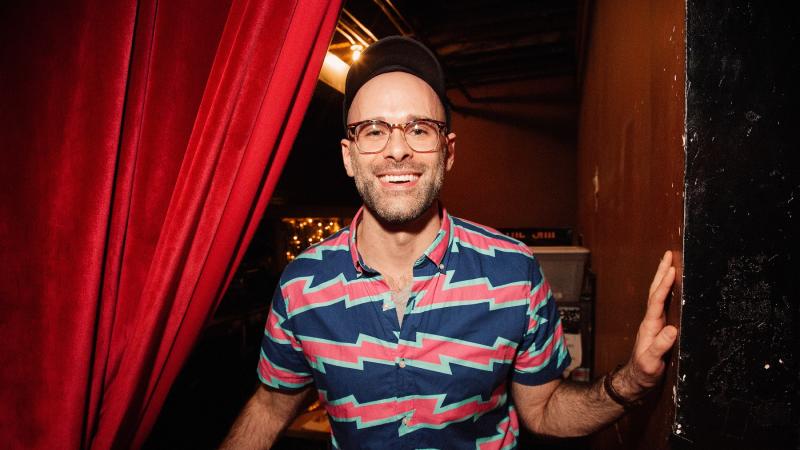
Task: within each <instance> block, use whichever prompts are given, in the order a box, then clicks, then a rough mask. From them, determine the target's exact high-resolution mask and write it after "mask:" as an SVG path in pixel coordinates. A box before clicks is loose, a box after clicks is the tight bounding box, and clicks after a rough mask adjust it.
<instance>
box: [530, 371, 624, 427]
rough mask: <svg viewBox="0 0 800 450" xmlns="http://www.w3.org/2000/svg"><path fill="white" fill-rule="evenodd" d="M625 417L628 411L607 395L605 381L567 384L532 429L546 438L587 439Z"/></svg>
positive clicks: (554, 397)
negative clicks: (587, 436)
mask: <svg viewBox="0 0 800 450" xmlns="http://www.w3.org/2000/svg"><path fill="white" fill-rule="evenodd" d="M624 413H625V409H624V408H623V407H622V406H620V405H619V404H618V403H616V402H615V401H614V400H612V399H611V398H610V397H609V396H608V394H606V392H605V389H604V388H603V379H602V378H601V379H599V380H596V381H595V382H593V383H576V382H572V381H565V382H562V383H561V384H560V385H559V386H558V388H556V390H555V391H554V392H553V395H552V397H550V400H549V401H548V402H547V404H546V405H545V407H544V408H543V410H542V413H541V416H540V417H538V418H533V419H532V420H531V421H530V422H529V427H530V428H531V431H533V432H535V433H537V434H541V435H546V436H557V437H573V436H584V435H588V434H591V433H594V432H595V431H597V430H600V429H601V428H603V427H605V426H606V425H608V424H610V423H613V422H614V421H616V420H617V419H619V418H620V417H621V416H622V415H623V414H624Z"/></svg>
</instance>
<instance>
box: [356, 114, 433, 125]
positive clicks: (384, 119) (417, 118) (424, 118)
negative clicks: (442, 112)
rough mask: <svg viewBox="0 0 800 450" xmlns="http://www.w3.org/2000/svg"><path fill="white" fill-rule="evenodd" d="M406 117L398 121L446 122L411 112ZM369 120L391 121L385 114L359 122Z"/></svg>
mask: <svg viewBox="0 0 800 450" xmlns="http://www.w3.org/2000/svg"><path fill="white" fill-rule="evenodd" d="M404 119H405V120H403V121H401V122H398V123H406V122H411V121H412V120H433V121H435V122H444V121H443V120H439V119H434V118H433V117H429V116H419V115H415V114H409V115H407V116H405V118H404ZM367 120H380V121H382V122H386V123H389V121H388V120H387V119H386V117H385V116H377V117H370V118H368V119H364V120H360V121H359V122H364V121H367Z"/></svg>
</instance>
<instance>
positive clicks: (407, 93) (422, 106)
mask: <svg viewBox="0 0 800 450" xmlns="http://www.w3.org/2000/svg"><path fill="white" fill-rule="evenodd" d="M417 118H426V119H434V120H438V121H442V122H444V121H445V109H444V105H442V102H441V100H439V96H438V95H436V92H434V90H433V88H431V87H430V86H429V85H428V83H426V82H425V81H423V80H422V79H421V78H419V77H416V76H414V75H411V74H409V73H406V72H388V73H384V74H381V75H378V76H376V77H374V78H372V79H370V80H369V81H367V82H366V83H364V85H363V86H361V89H359V90H358V92H356V95H355V97H354V98H353V103H352V104H351V105H350V110H349V111H348V113H347V123H355V122H359V121H362V120H367V119H381V120H384V121H387V122H391V123H402V122H406V121H408V120H412V119H417Z"/></svg>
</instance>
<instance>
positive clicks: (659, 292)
mask: <svg viewBox="0 0 800 450" xmlns="http://www.w3.org/2000/svg"><path fill="white" fill-rule="evenodd" d="M674 281H675V268H674V267H670V268H669V269H667V274H666V275H664V277H663V278H661V283H659V285H658V287H656V289H655V291H653V294H652V295H651V296H650V298H649V299H648V300H647V311H646V312H645V314H644V318H645V320H648V319H649V320H653V319H660V318H661V315H662V314H663V313H664V301H665V300H666V299H667V296H668V295H669V292H670V290H671V289H672V283H673V282H674Z"/></svg>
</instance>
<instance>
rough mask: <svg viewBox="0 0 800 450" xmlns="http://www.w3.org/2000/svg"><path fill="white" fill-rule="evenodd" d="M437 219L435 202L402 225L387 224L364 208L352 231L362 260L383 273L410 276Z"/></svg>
mask: <svg viewBox="0 0 800 450" xmlns="http://www.w3.org/2000/svg"><path fill="white" fill-rule="evenodd" d="M441 223H442V219H441V217H439V204H438V202H434V204H433V205H431V207H430V208H428V210H427V211H425V212H424V213H423V214H422V215H421V216H420V217H418V218H417V219H415V220H414V221H412V222H409V223H405V224H402V225H392V224H387V223H385V222H383V221H381V220H380V219H379V218H378V217H376V216H375V215H374V214H373V213H372V212H371V211H370V210H369V209H367V208H364V212H363V214H362V218H361V221H360V222H359V223H358V233H357V235H356V236H357V239H358V250H359V252H360V253H361V257H362V258H364V262H366V263H367V265H369V266H370V267H372V268H374V269H375V270H377V271H378V272H380V273H381V274H383V275H384V276H385V277H390V278H393V279H396V278H409V279H410V277H411V273H412V269H413V266H414V262H415V261H416V260H417V259H418V258H419V257H420V256H422V254H423V252H425V250H426V249H427V248H428V246H429V245H430V244H431V242H433V240H434V238H435V237H436V234H437V233H438V232H439V228H440V227H441Z"/></svg>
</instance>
